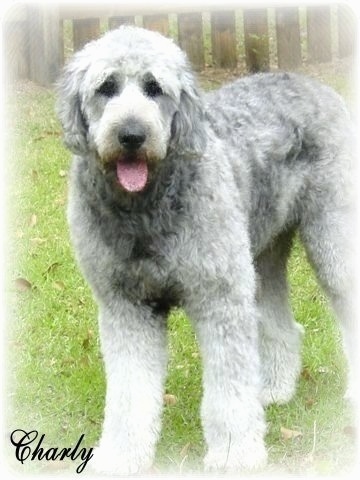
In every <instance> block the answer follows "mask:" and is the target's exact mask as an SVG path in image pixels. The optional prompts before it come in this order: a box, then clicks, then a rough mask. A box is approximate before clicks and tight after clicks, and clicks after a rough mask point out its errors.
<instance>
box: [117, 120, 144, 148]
mask: <svg viewBox="0 0 360 480" xmlns="http://www.w3.org/2000/svg"><path fill="white" fill-rule="evenodd" d="M118 138H119V142H120V144H121V146H122V147H124V148H126V150H130V151H131V150H132V151H134V150H137V149H138V148H140V147H141V145H142V144H143V143H144V142H145V140H146V132H145V128H144V127H143V126H142V125H140V124H139V123H135V122H130V123H128V124H126V125H125V126H123V127H122V128H121V129H120V131H119V135H118Z"/></svg>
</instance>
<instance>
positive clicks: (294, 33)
mask: <svg viewBox="0 0 360 480" xmlns="http://www.w3.org/2000/svg"><path fill="white" fill-rule="evenodd" d="M275 14H276V41H277V56H278V66H279V68H281V69H287V68H297V67H299V66H300V65H301V44H300V25H299V10H298V8H296V7H283V8H277V9H276V10H275Z"/></svg>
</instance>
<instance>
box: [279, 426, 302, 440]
mask: <svg viewBox="0 0 360 480" xmlns="http://www.w3.org/2000/svg"><path fill="white" fill-rule="evenodd" d="M280 433H281V438H283V439H284V440H290V439H291V438H298V437H302V436H303V433H302V432H299V431H298V430H290V429H289V428H285V427H280Z"/></svg>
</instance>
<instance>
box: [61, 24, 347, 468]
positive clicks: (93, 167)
mask: <svg viewBox="0 0 360 480" xmlns="http://www.w3.org/2000/svg"><path fill="white" fill-rule="evenodd" d="M149 76H150V77H151V78H152V79H154V81H155V82H156V84H155V85H156V88H157V89H158V90H159V88H160V89H161V90H160V93H159V91H156V92H155V93H154V94H151V92H150V93H147V92H146V91H144V89H146V88H150V87H153V85H150V87H144V85H145V84H146V78H149ZM109 79H110V80H109ZM106 81H108V82H110V87H109V83H108V84H107V85H105V87H104V82H106ZM106 89H110V92H109V91H107V90H106ZM112 90H114V91H112ZM104 91H105V94H104V93H101V92H104ZM99 92H100V93H99ZM59 97H60V98H59V104H58V111H59V116H60V119H61V122H62V125H63V128H64V134H65V143H66V145H67V146H68V147H69V148H70V149H71V150H72V151H73V152H74V153H75V157H74V160H73V164H72V170H71V182H70V198H69V209H68V219H69V224H70V229H71V236H72V241H73V244H74V247H75V251H76V255H77V259H78V261H79V264H80V266H81V269H82V271H83V273H84V275H85V277H86V279H87V281H88V282H89V284H90V285H91V287H92V290H93V292H94V296H95V298H96V300H97V303H98V305H99V311H100V314H99V326H100V337H101V346H102V352H103V357H104V362H105V369H106V378H107V392H106V407H105V419H104V425H103V431H102V436H101V440H100V444H99V447H98V449H97V451H96V454H95V457H94V462H93V463H94V467H95V468H96V470H97V471H99V472H106V473H113V474H130V473H136V472H140V471H144V470H146V469H147V468H149V467H150V465H151V463H152V461H153V458H154V449H155V445H156V441H157V438H158V435H159V430H160V415H161V408H162V393H163V387H164V378H165V374H166V362H167V356H166V316H167V313H168V311H169V309H170V308H171V307H173V306H181V307H182V308H184V309H185V311H186V312H187V314H188V315H189V317H190V318H191V320H192V322H193V325H194V328H195V331H196V334H197V339H198V341H199V344H200V348H201V351H202V359H203V365H204V374H203V384H204V395H203V401H202V407H201V416H202V422H203V429H204V435H205V439H206V442H207V446H208V451H207V455H206V457H205V468H206V469H208V470H217V469H221V470H222V469H225V470H228V471H236V470H239V469H253V468H258V467H259V466H261V465H263V464H264V463H265V462H266V457H267V454H266V449H265V445H264V433H265V419H264V412H263V406H264V405H267V404H268V403H271V402H280V403H281V402H286V401H288V400H289V399H290V398H291V397H292V395H293V393H294V391H295V385H296V380H297V378H298V375H299V372H300V366H301V361H300V349H301V338H302V327H300V326H299V325H298V324H297V323H296V322H295V321H294V318H293V315H292V312H291V309H290V305H289V301H288V288H287V282H286V262H287V257H288V255H289V252H290V250H291V243H292V238H293V236H294V234H295V232H296V231H298V232H299V234H300V238H301V240H302V242H303V244H304V245H305V248H306V250H307V253H308V256H309V259H310V261H311V263H312V265H313V267H314V269H315V271H316V273H317V276H318V278H319V281H320V283H321V285H322V286H323V288H324V289H325V291H326V292H327V294H328V295H329V298H330V300H331V301H332V304H333V306H334V309H335V311H336V313H337V315H338V317H339V320H340V323H341V326H342V330H343V336H344V344H345V350H346V352H347V353H348V355H349V358H350V381H351V379H352V377H353V376H354V365H355V362H354V360H353V357H352V356H353V355H355V353H354V352H355V350H356V349H355V348H354V319H355V313H354V285H355V282H354V279H355V275H354V271H353V270H354V269H353V264H354V262H353V261H352V255H353V252H354V245H355V240H354V235H353V225H354V218H353V215H354V209H353V205H354V190H355V189H354V184H353V183H354V181H353V180H354V174H353V171H354V160H353V158H354V155H353V149H354V146H353V140H352V137H353V133H352V127H351V122H350V118H349V114H348V112H347V111H346V108H345V107H344V104H343V101H342V100H341V99H340V97H339V96H338V95H337V94H336V93H335V92H334V91H332V90H331V89H330V88H328V87H326V86H324V85H320V84H318V83H317V82H315V81H313V80H310V79H308V78H305V77H302V76H299V75H295V74H259V75H254V76H250V77H247V78H242V79H239V80H237V81H235V82H234V83H232V84H229V85H226V86H224V87H222V88H220V89H219V90H217V91H214V92H211V93H207V94H203V93H201V92H200V91H199V89H198V87H197V84H196V81H195V79H194V77H193V74H192V72H191V69H190V67H189V64H188V61H187V59H186V56H185V54H184V53H183V52H182V51H181V50H180V49H179V48H178V47H177V46H176V45H175V44H174V43H173V42H172V41H171V40H169V39H166V38H164V37H162V36H161V35H159V34H157V33H154V32H150V31H146V30H143V29H139V28H136V27H121V28H119V29H118V30H116V31H112V32H110V33H108V34H106V35H105V36H104V37H103V38H101V39H100V40H97V41H95V42H91V43H90V44H88V45H87V46H86V47H85V48H84V49H83V50H82V51H80V52H78V53H77V54H75V56H74V58H73V59H72V61H71V62H70V63H69V65H68V66H67V67H66V69H65V72H64V75H63V77H62V79H61V80H60V82H59ZM133 124H135V125H137V128H140V127H141V128H142V130H141V131H143V132H146V140H145V143H144V145H143V146H142V147H141V149H142V152H143V155H145V156H146V158H147V162H148V168H149V178H148V180H147V184H146V186H145V188H143V189H142V190H141V191H139V192H137V193H129V192H128V191H126V190H124V188H122V187H121V185H119V182H118V181H117V178H116V171H115V164H116V161H117V158H122V156H123V155H124V152H123V147H122V146H121V145H120V144H119V136H118V135H119V130H121V129H123V128H124V126H127V128H130V127H129V125H133ZM352 381H353V380H352ZM351 388H352V383H350V389H351Z"/></svg>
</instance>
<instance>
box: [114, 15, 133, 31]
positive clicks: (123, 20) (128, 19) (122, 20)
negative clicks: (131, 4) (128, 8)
mask: <svg viewBox="0 0 360 480" xmlns="http://www.w3.org/2000/svg"><path fill="white" fill-rule="evenodd" d="M121 25H135V17H134V16H133V15H129V16H123V17H110V18H109V29H110V30H113V29H115V28H118V27H120V26H121Z"/></svg>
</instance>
